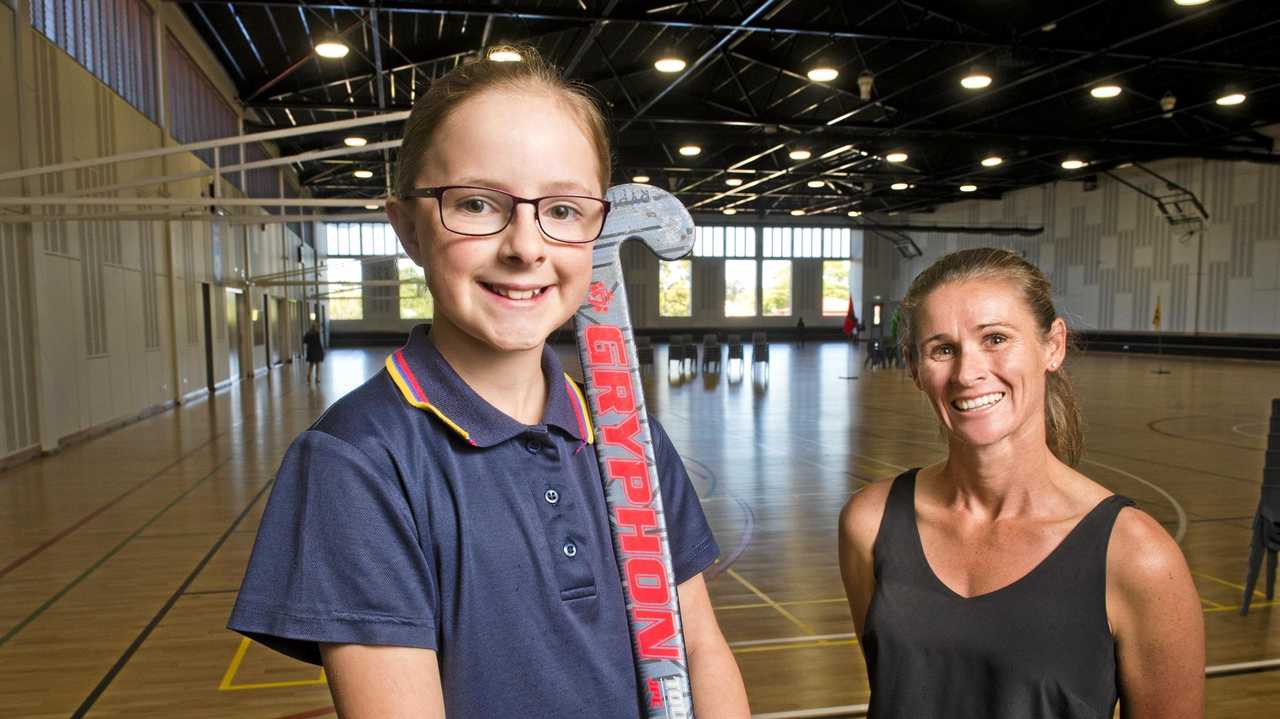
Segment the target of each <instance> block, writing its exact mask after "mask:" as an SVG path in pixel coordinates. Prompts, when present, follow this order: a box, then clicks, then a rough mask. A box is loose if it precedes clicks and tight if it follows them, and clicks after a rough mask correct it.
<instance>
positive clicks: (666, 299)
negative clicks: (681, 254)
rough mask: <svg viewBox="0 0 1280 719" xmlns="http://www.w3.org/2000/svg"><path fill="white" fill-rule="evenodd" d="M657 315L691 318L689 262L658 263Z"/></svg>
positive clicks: (691, 285)
mask: <svg viewBox="0 0 1280 719" xmlns="http://www.w3.org/2000/svg"><path fill="white" fill-rule="evenodd" d="M658 314H659V315H661V316H663V317H692V316H693V263H692V262H690V261H689V260H676V261H675V262H659V263H658Z"/></svg>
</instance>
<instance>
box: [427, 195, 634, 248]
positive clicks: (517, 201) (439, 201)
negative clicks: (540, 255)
mask: <svg viewBox="0 0 1280 719" xmlns="http://www.w3.org/2000/svg"><path fill="white" fill-rule="evenodd" d="M448 190H484V191H485V192H496V193H498V194H499V195H506V196H507V197H510V198H511V200H512V202H511V212H510V213H508V214H507V221H506V223H504V224H503V225H502V227H499V228H498V229H496V230H494V231H493V232H458V231H457V230H455V229H453V228H451V227H449V225H448V224H446V223H445V221H444V193H445V192H446V191H448ZM403 197H404V198H410V197H413V198H432V199H434V200H435V201H436V211H437V212H438V213H439V215H440V226H441V227H443V228H445V229H446V230H448V231H450V232H452V233H454V234H455V235H463V236H466V237H489V236H490V235H496V234H498V233H499V232H502V231H503V230H505V229H507V228H508V227H510V226H511V220H512V219H513V218H514V217H515V216H516V208H517V207H519V206H520V205H524V204H529V205H533V220H534V222H537V223H538V229H539V230H540V231H541V232H542V234H544V235H546V236H547V237H549V238H551V239H552V240H555V241H556V242H563V243H564V244H566V245H586V244H590V243H592V242H595V241H596V240H598V239H600V235H601V234H602V233H603V232H604V224H605V221H606V220H608V219H609V210H610V209H612V207H613V203H611V202H609V201H608V200H606V199H604V198H601V197H592V196H591V195H565V194H560V195H544V196H543V197H520V196H519V195H513V194H511V193H510V192H504V191H502V190H497V189H494V188H492V187H480V186H479V185H440V186H438V187H415V188H413V189H412V190H409V191H408V192H406V193H405V194H404V195H403ZM557 197H568V198H574V199H579V200H595V201H596V202H599V203H600V204H602V205H604V212H603V213H602V214H601V215H600V229H598V230H596V234H595V236H594V237H592V238H591V239H589V240H581V241H578V242H574V241H572V240H562V239H560V238H559V237H556V236H555V235H553V234H551V233H550V232H547V228H545V227H543V226H542V214H541V213H540V212H539V211H538V205H539V204H540V203H541V202H542V201H543V200H550V199H553V198H557Z"/></svg>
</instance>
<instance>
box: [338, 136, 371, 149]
mask: <svg viewBox="0 0 1280 719" xmlns="http://www.w3.org/2000/svg"><path fill="white" fill-rule="evenodd" d="M342 144H344V145H346V146H347V147H364V146H365V145H368V144H369V141H368V140H366V139H364V138H363V137H360V136H359V135H352V136H351V137H344V138H342Z"/></svg>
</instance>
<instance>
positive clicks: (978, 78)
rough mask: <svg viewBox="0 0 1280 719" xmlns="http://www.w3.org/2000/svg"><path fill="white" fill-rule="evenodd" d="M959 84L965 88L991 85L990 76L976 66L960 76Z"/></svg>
mask: <svg viewBox="0 0 1280 719" xmlns="http://www.w3.org/2000/svg"><path fill="white" fill-rule="evenodd" d="M960 85H961V87H963V88H964V89H966V90H981V89H982V88H984V87H988V86H990V85H991V76H990V75H988V74H987V73H985V72H983V71H981V70H978V69H977V68H973V69H970V70H969V74H968V75H965V76H964V77H962V78H960Z"/></svg>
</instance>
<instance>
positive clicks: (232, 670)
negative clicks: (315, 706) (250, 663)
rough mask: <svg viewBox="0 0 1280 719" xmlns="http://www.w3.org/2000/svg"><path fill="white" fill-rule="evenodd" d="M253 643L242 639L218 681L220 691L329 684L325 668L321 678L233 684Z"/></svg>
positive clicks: (321, 671) (321, 670)
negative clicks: (220, 679)
mask: <svg viewBox="0 0 1280 719" xmlns="http://www.w3.org/2000/svg"><path fill="white" fill-rule="evenodd" d="M251 644H253V642H252V641H250V640H249V638H248V637H242V638H241V639H240V646H238V647H236V653H235V656H233V657H231V663H230V664H229V665H227V671H226V673H225V674H223V675H222V681H221V682H219V683H218V691H220V692H233V691H240V690H244V689H276V688H279V687H305V686H315V685H319V684H327V683H328V682H329V680H328V678H327V677H325V674H324V668H323V667H321V669H320V678H319V679H294V680H291V681H284V682H260V683H257V684H233V683H232V682H234V681H235V678H236V673H237V672H239V671H240V664H241V663H242V662H244V655H245V654H248V653H249V646H250V645H251Z"/></svg>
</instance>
